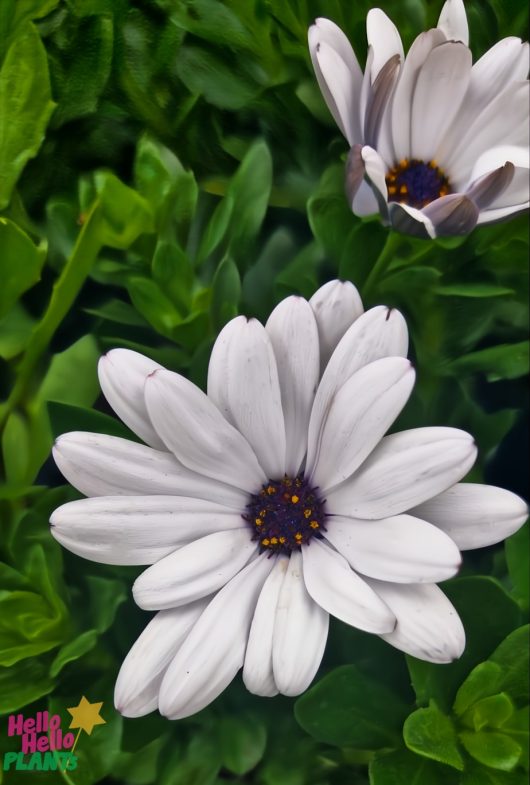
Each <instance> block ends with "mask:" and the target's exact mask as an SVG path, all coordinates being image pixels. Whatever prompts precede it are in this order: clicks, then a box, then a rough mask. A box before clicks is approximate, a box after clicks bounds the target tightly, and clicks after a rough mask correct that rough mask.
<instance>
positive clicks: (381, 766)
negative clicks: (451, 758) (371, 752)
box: [369, 750, 455, 785]
mask: <svg viewBox="0 0 530 785" xmlns="http://www.w3.org/2000/svg"><path fill="white" fill-rule="evenodd" d="M369 772H370V785H401V783H403V785H455V772H454V769H452V768H449V767H448V766H445V765H442V764H440V763H436V762H435V761H433V760H429V759H428V758H423V757H419V756H418V755H415V754H414V753H412V752H410V751H409V750H398V751H397V752H390V753H389V754H387V755H381V756H380V757H376V758H375V759H374V760H372V761H371V762H370V767H369Z"/></svg>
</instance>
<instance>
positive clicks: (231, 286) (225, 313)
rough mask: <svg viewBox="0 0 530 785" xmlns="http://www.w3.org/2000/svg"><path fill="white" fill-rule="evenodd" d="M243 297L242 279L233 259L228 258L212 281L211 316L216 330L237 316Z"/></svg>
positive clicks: (224, 260)
mask: <svg viewBox="0 0 530 785" xmlns="http://www.w3.org/2000/svg"><path fill="white" fill-rule="evenodd" d="M240 297H241V279H240V277H239V270H238V269H237V266H236V264H235V262H234V261H233V259H231V258H230V257H228V256H227V257H226V258H225V259H223V261H222V262H221V264H220V265H219V267H218V268H217V270H216V272H215V275H214V278H213V281H212V304H211V314H212V320H213V323H214V326H215V328H216V330H220V329H221V327H223V326H224V325H225V324H226V323H227V322H228V321H229V320H230V319H232V318H233V317H234V316H237V306H238V303H239V298H240Z"/></svg>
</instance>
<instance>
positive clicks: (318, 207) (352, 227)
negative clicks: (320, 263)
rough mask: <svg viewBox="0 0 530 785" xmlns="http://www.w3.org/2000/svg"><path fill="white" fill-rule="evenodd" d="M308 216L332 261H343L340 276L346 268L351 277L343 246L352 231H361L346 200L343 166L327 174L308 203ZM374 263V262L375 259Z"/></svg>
mask: <svg viewBox="0 0 530 785" xmlns="http://www.w3.org/2000/svg"><path fill="white" fill-rule="evenodd" d="M307 217H308V220H309V225H310V226H311V231H312V232H313V234H314V236H315V237H316V239H317V240H318V241H319V243H320V244H321V245H322V247H323V248H324V250H325V252H326V254H327V255H328V256H330V257H331V258H332V259H334V260H336V261H337V262H338V261H339V260H341V259H342V260H343V261H342V264H341V275H344V274H345V265H346V266H347V270H348V273H349V274H351V272H352V270H351V264H353V259H352V258H350V259H344V258H343V255H344V244H345V243H346V244H348V238H349V235H350V233H351V232H355V231H358V226H359V224H358V223H357V221H356V219H355V217H354V215H353V213H352V211H351V210H350V208H349V207H348V203H347V201H346V199H345V198H344V166H343V165H342V164H333V166H330V167H329V168H328V169H326V171H325V172H324V174H323V175H322V179H321V181H320V183H319V184H318V187H317V189H316V191H315V192H314V193H313V194H312V196H311V197H310V198H309V200H308V202H307ZM373 262H375V259H373Z"/></svg>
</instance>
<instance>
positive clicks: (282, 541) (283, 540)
mask: <svg viewBox="0 0 530 785" xmlns="http://www.w3.org/2000/svg"><path fill="white" fill-rule="evenodd" d="M280 542H281V544H282V545H283V544H284V542H285V537H280Z"/></svg>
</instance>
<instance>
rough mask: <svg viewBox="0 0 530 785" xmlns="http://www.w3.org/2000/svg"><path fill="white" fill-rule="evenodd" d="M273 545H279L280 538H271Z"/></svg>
mask: <svg viewBox="0 0 530 785" xmlns="http://www.w3.org/2000/svg"><path fill="white" fill-rule="evenodd" d="M271 545H278V538H277V537H271Z"/></svg>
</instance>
